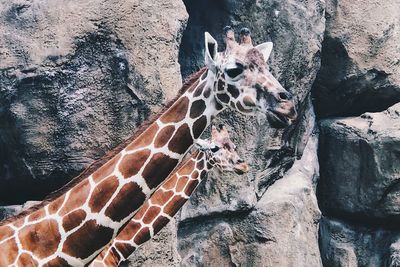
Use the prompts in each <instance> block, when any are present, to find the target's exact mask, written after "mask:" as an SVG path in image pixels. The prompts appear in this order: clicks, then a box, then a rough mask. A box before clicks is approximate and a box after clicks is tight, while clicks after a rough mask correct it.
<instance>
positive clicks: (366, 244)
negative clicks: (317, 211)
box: [320, 217, 400, 267]
mask: <svg viewBox="0 0 400 267" xmlns="http://www.w3.org/2000/svg"><path fill="white" fill-rule="evenodd" d="M399 238H400V231H399V230H398V229H397V230H389V229H384V228H379V227H365V226H361V225H359V224H350V223H346V222H344V221H339V220H334V219H329V218H325V217H324V218H323V219H322V220H321V223H320V245H321V256H322V261H323V264H324V266H329V267H357V266H365V267H378V266H382V267H384V266H385V267H386V266H390V267H398V266H400V265H399V264H400V261H399V260H400V258H399V255H400V246H399V243H400V242H399V241H398V239H399Z"/></svg>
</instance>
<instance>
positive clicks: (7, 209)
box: [0, 201, 39, 221]
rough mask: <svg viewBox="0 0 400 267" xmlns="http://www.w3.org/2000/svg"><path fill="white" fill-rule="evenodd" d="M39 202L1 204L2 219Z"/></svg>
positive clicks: (0, 214)
mask: <svg viewBox="0 0 400 267" xmlns="http://www.w3.org/2000/svg"><path fill="white" fill-rule="evenodd" d="M38 203H39V201H27V202H25V203H24V204H22V205H10V206H0V221H1V220H5V219H7V218H8V217H11V216H13V215H16V214H18V213H20V212H22V211H23V210H25V209H29V208H30V207H32V206H34V205H36V204H38Z"/></svg>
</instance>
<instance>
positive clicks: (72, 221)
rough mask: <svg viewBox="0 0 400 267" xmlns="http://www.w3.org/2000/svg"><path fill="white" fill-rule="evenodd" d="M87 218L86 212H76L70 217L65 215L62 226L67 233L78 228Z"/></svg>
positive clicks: (70, 214)
mask: <svg viewBox="0 0 400 267" xmlns="http://www.w3.org/2000/svg"><path fill="white" fill-rule="evenodd" d="M85 218H86V212H85V211H84V210H81V209H79V210H76V211H73V212H71V213H69V214H68V215H65V216H64V217H63V219H62V226H63V228H64V230H65V231H66V232H68V231H70V230H72V229H74V228H76V227H78V226H79V225H80V224H81V223H82V222H83V220H85Z"/></svg>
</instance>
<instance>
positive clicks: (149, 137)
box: [126, 123, 158, 150]
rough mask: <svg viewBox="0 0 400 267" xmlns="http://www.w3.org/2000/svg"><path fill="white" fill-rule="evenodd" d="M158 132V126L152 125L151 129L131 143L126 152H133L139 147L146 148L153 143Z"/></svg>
mask: <svg viewBox="0 0 400 267" xmlns="http://www.w3.org/2000/svg"><path fill="white" fill-rule="evenodd" d="M157 131H158V125H157V124H156V123H152V124H151V125H150V126H149V128H147V129H146V130H145V131H144V132H143V133H141V134H140V135H139V136H138V138H136V139H135V140H134V141H133V142H132V143H130V144H129V145H128V146H127V147H126V150H133V149H136V148H139V147H145V146H148V145H150V144H151V143H152V142H153V139H154V136H155V135H156V133H157Z"/></svg>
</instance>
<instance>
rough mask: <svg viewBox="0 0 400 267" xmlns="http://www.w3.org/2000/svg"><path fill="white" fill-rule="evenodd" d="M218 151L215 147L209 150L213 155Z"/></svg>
mask: <svg viewBox="0 0 400 267" xmlns="http://www.w3.org/2000/svg"><path fill="white" fill-rule="evenodd" d="M218 150H219V147H217V146H215V147H213V148H211V152H212V153H215V152H217V151H218Z"/></svg>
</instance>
